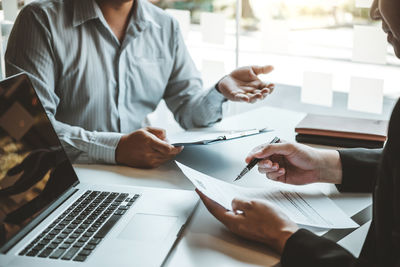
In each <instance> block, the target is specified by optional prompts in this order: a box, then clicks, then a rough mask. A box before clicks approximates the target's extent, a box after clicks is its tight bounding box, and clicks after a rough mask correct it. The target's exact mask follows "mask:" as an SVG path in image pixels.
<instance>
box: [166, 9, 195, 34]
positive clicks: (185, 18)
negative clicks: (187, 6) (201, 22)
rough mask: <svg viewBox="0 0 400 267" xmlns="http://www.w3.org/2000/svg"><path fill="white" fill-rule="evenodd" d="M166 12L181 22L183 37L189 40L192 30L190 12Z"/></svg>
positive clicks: (177, 10)
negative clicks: (190, 30)
mask: <svg viewBox="0 0 400 267" xmlns="http://www.w3.org/2000/svg"><path fill="white" fill-rule="evenodd" d="M165 11H166V12H167V13H168V14H170V15H171V16H173V17H174V18H175V19H176V20H177V21H178V22H179V27H180V28H181V32H182V36H183V38H184V39H187V37H188V34H189V29H190V11H189V10H179V9H166V10H165Z"/></svg>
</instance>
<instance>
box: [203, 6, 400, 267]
mask: <svg viewBox="0 0 400 267" xmlns="http://www.w3.org/2000/svg"><path fill="white" fill-rule="evenodd" d="M371 17H372V18H373V19H375V20H382V27H383V30H384V31H385V32H386V33H387V34H388V41H389V42H390V43H391V44H392V45H393V47H394V50H395V53H396V55H397V57H399V58H400V1H399V0H374V3H373V5H372V7H371ZM365 45H368V44H365ZM254 157H256V158H262V159H264V160H262V161H261V162H260V163H259V165H258V169H259V171H260V172H261V173H265V174H266V175H267V177H268V178H269V179H272V180H276V181H279V182H283V183H290V184H308V183H313V182H327V183H334V184H336V186H337V188H338V189H339V190H340V191H342V192H348V191H352V192H372V193H374V194H373V220H372V223H371V226H370V229H369V232H368V235H367V238H366V240H365V242H364V245H363V248H362V251H361V254H360V256H359V257H358V258H355V257H354V256H353V255H352V254H350V253H349V252H348V251H346V250H345V249H344V248H342V247H341V246H339V245H337V244H336V243H334V242H332V241H330V240H328V239H326V238H323V237H319V236H316V235H314V234H313V233H311V232H309V231H307V230H305V229H299V227H298V226H297V225H296V224H295V223H294V222H292V221H291V220H290V219H289V218H288V217H287V216H286V215H285V214H283V213H282V212H281V211H280V210H278V209H276V208H275V207H274V206H272V205H271V204H270V203H268V202H264V201H258V200H254V201H252V200H241V199H234V200H233V201H232V210H233V211H227V210H225V209H224V208H223V207H221V206H220V205H218V204H217V203H215V202H213V201H212V200H210V199H209V198H207V197H206V196H205V195H203V194H202V193H201V192H198V193H199V195H200V197H201V199H202V200H203V202H204V204H205V205H206V207H207V208H208V210H209V211H210V212H211V213H212V214H213V215H214V216H215V217H216V218H217V219H219V220H220V221H221V222H222V223H224V224H225V225H226V226H227V227H228V228H229V229H230V230H231V231H232V232H234V233H236V234H238V235H240V236H243V237H245V238H249V239H252V240H256V241H259V242H262V243H265V244H266V245H268V246H270V247H272V248H274V249H275V250H276V251H277V252H279V253H280V254H281V264H282V266H284V267H286V266H308V267H312V266H324V267H327V266H335V267H336V266H384V267H386V266H400V101H399V102H397V104H396V106H395V108H394V110H393V113H392V116H391V119H390V123H389V130H388V141H387V143H386V145H385V148H384V149H383V150H381V149H378V150H368V149H347V150H340V151H332V150H317V149H314V148H311V147H308V146H305V145H301V144H297V143H279V144H272V145H261V146H259V147H257V148H255V149H254V150H253V151H252V152H251V153H250V155H249V156H248V157H247V158H246V161H247V162H249V161H250V160H251V159H252V158H254ZM237 211H241V212H237Z"/></svg>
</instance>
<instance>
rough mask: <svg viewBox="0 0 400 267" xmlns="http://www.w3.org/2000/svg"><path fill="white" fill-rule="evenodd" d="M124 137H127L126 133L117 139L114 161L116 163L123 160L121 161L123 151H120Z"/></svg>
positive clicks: (121, 162)
mask: <svg viewBox="0 0 400 267" xmlns="http://www.w3.org/2000/svg"><path fill="white" fill-rule="evenodd" d="M126 138H127V136H126V135H123V136H121V138H120V139H119V142H118V145H117V148H116V149H115V162H116V163H117V164H124V162H123V152H122V151H121V149H122V147H123V146H124V143H125V139H126Z"/></svg>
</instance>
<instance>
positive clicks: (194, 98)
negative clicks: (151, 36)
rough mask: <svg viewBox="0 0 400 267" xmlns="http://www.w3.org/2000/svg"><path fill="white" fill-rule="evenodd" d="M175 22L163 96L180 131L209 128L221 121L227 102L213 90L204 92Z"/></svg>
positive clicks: (199, 77) (198, 73)
mask: <svg viewBox="0 0 400 267" xmlns="http://www.w3.org/2000/svg"><path fill="white" fill-rule="evenodd" d="M174 23H175V30H174V36H173V37H174V38H175V54H174V65H173V68H172V72H171V76H170V79H169V81H168V84H167V87H166V90H165V93H164V99H165V102H166V104H167V106H168V108H169V109H170V110H171V111H172V112H173V114H174V116H175V119H176V121H178V122H179V124H180V125H181V126H182V127H183V128H186V129H188V128H193V127H202V126H209V125H212V124H213V123H215V122H218V121H220V120H221V119H222V103H223V102H224V101H226V99H225V97H224V96H223V95H222V94H220V93H219V92H218V91H217V90H216V89H215V88H210V89H208V90H203V83H202V80H201V74H200V72H199V71H198V70H197V69H196V66H195V64H194V62H193V60H192V58H191V56H190V54H189V52H188V51H187V48H186V46H185V43H184V41H183V37H182V35H181V33H180V31H179V28H178V27H177V25H176V22H175V21H174Z"/></svg>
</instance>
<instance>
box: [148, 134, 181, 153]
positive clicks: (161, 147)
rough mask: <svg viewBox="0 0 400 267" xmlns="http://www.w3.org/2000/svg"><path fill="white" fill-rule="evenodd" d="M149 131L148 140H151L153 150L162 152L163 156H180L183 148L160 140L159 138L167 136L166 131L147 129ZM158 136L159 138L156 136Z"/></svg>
mask: <svg viewBox="0 0 400 267" xmlns="http://www.w3.org/2000/svg"><path fill="white" fill-rule="evenodd" d="M146 129H147V130H148V132H149V133H148V134H147V138H149V144H150V146H151V148H152V149H154V150H155V151H158V152H160V153H161V154H162V155H170V156H175V155H177V154H179V153H180V152H181V151H182V150H183V147H174V146H173V145H171V144H168V143H167V142H165V141H164V140H162V139H160V138H159V136H163V135H164V136H165V130H163V129H159V128H150V127H148V128H146ZM153 132H154V133H156V134H158V136H157V135H156V134H153Z"/></svg>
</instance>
